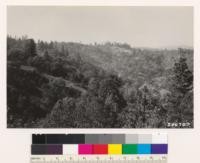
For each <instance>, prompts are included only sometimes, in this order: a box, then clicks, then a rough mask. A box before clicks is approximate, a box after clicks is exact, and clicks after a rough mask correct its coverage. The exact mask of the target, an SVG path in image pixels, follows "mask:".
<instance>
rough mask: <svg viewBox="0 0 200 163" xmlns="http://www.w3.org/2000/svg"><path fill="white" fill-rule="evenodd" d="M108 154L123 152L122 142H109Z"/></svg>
mask: <svg viewBox="0 0 200 163" xmlns="http://www.w3.org/2000/svg"><path fill="white" fill-rule="evenodd" d="M108 154H117V155H119V154H122V145H121V144H108Z"/></svg>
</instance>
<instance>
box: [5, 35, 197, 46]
mask: <svg viewBox="0 0 200 163" xmlns="http://www.w3.org/2000/svg"><path fill="white" fill-rule="evenodd" d="M8 36H10V37H12V38H15V39H21V38H23V37H25V38H27V39H33V40H34V41H35V42H36V43H38V41H43V42H47V43H50V42H58V43H77V44H78V43H79V44H83V45H95V44H97V45H105V44H106V43H119V44H128V45H129V46H131V48H141V49H142V48H144V49H167V50H173V49H178V48H186V49H194V46H193V45H192V46H190V45H171V46H162V47H161V46H160V47H150V46H134V45H131V44H129V43H127V42H120V41H109V40H107V41H102V42H97V41H94V42H90V43H86V42H82V41H60V40H53V39H52V40H43V39H38V38H33V37H30V36H29V35H27V34H24V35H21V36H17V35H11V34H7V37H8Z"/></svg>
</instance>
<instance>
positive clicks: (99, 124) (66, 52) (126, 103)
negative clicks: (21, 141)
mask: <svg viewBox="0 0 200 163" xmlns="http://www.w3.org/2000/svg"><path fill="white" fill-rule="evenodd" d="M193 46H194V45H193V7H190V6H7V128H127V129H134V128H193V127H194V121H193V120H194V115H193V55H194V54H193V53H194V51H193Z"/></svg>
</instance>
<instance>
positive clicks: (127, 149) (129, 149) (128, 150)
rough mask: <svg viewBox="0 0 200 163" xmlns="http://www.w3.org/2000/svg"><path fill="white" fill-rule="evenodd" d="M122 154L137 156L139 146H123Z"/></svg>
mask: <svg viewBox="0 0 200 163" xmlns="http://www.w3.org/2000/svg"><path fill="white" fill-rule="evenodd" d="M122 154H137V144H123V145H122Z"/></svg>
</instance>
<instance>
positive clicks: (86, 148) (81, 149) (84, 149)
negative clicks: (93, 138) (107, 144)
mask: <svg viewBox="0 0 200 163" xmlns="http://www.w3.org/2000/svg"><path fill="white" fill-rule="evenodd" d="M92 151H93V150H92V145H91V144H79V145H78V153H79V154H82V155H83V154H92Z"/></svg>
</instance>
